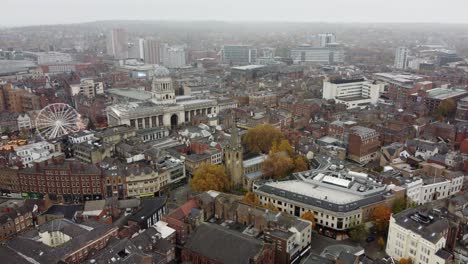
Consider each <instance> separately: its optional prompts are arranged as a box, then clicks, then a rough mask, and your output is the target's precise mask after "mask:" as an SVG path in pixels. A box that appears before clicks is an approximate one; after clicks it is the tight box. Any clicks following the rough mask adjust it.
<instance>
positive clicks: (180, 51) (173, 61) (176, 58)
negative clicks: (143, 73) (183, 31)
mask: <svg viewBox="0 0 468 264" xmlns="http://www.w3.org/2000/svg"><path fill="white" fill-rule="evenodd" d="M161 57H162V58H161V59H162V60H161V61H162V65H164V66H165V67H168V68H181V67H184V66H186V64H187V63H186V61H185V49H184V48H183V47H177V46H172V47H171V46H169V45H165V46H164V47H162V54H161Z"/></svg>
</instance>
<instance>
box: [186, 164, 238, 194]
mask: <svg viewBox="0 0 468 264" xmlns="http://www.w3.org/2000/svg"><path fill="white" fill-rule="evenodd" d="M190 185H191V186H192V188H193V189H194V190H196V191H200V192H205V191H209V190H214V191H220V192H223V191H228V190H229V189H230V187H231V183H230V181H229V178H228V176H227V174H226V171H225V170H224V167H223V166H221V165H215V164H211V163H203V164H202V165H201V166H200V167H199V168H198V169H197V170H196V171H195V173H194V176H193V179H192V180H190Z"/></svg>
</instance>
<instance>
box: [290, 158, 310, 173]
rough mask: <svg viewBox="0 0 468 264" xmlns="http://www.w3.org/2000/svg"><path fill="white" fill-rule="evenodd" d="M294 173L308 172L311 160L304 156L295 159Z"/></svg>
mask: <svg viewBox="0 0 468 264" xmlns="http://www.w3.org/2000/svg"><path fill="white" fill-rule="evenodd" d="M293 167H294V169H293V170H294V172H301V171H306V170H308V169H309V160H308V159H307V158H306V157H305V156H302V155H297V156H296V157H294V159H293Z"/></svg>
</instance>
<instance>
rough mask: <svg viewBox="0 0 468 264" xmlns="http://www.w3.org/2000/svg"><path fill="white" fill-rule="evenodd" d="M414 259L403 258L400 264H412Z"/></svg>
mask: <svg viewBox="0 0 468 264" xmlns="http://www.w3.org/2000/svg"><path fill="white" fill-rule="evenodd" d="M412 263H413V260H412V259H411V258H401V259H400V260H399V261H398V264H412Z"/></svg>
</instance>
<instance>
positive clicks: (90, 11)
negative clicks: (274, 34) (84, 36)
mask: <svg viewBox="0 0 468 264" xmlns="http://www.w3.org/2000/svg"><path fill="white" fill-rule="evenodd" d="M429 2H431V3H428V1H422V0H415V1H411V2H408V1H403V0H396V1H392V3H388V2H387V1H382V0H378V1H370V0H358V1H352V2H351V1H344V0H331V1H327V2H319V3H317V2H313V3H311V2H309V1H305V0H295V1H292V2H281V3H274V4H271V2H269V1H266V0H256V1H246V0H239V1H237V2H236V5H231V3H230V2H228V1H225V0H221V1H213V0H201V1H196V2H195V1H188V0H177V1H159V0H157V1H148V0H135V1H131V2H130V1H126V0H117V1H110V0H100V1H90V0H84V1H79V2H71V3H70V2H66V3H65V2H64V1H58V0H45V1H40V2H38V1H32V0H20V1H8V2H6V3H3V5H2V6H3V8H4V10H9V11H10V12H7V13H5V14H3V16H2V17H1V18H0V27H15V26H29V25H51V24H70V23H83V22H92V21H102V20H170V21H172V20H174V21H210V20H218V21H227V22H325V23H444V24H445V23H447V24H465V23H468V17H466V15H465V14H464V10H466V9H467V8H468V3H467V2H466V1H462V0H451V1H447V2H441V1H429ZM25 6H28V8H27V9H25V8H24V7H25ZM247 6H248V8H246V7H247ZM227 7H229V8H227ZM383 10H385V12H383ZM414 10H419V12H414Z"/></svg>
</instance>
